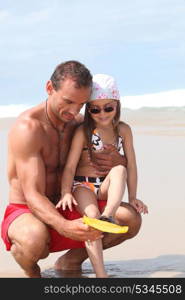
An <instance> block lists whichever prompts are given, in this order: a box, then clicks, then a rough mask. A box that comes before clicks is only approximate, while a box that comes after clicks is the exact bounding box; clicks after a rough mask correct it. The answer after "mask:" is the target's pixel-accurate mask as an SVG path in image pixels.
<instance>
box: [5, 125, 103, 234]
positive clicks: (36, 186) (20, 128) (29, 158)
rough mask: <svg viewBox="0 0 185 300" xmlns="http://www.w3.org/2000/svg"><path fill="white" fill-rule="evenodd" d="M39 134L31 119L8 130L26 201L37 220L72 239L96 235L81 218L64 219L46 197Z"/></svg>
mask: <svg viewBox="0 0 185 300" xmlns="http://www.w3.org/2000/svg"><path fill="white" fill-rule="evenodd" d="M43 134H44V132H43V130H42V127H41V125H40V124H39V122H38V121H35V120H25V121H20V122H19V124H18V125H17V126H16V127H15V128H14V129H13V131H12V132H11V134H10V147H11V151H12V152H13V153H14V158H15V163H16V170H17V176H18V178H19V181H20V184H21V187H22V190H23V193H24V196H25V198H26V203H27V205H28V206H29V208H30V210H31V211H32V213H33V214H34V215H35V216H36V217H37V218H38V219H39V220H41V221H42V222H43V223H45V224H47V225H49V226H51V227H52V228H54V229H55V230H57V231H58V232H59V233H60V234H62V235H64V236H66V237H69V238H72V239H74V240H87V239H89V240H94V239H95V238H97V237H100V235H101V234H100V233H99V234H97V232H95V231H94V232H93V231H92V230H90V229H89V227H88V226H87V225H85V224H83V223H82V221H81V220H74V221H68V220H66V219H64V218H63V217H62V216H61V215H60V214H59V212H58V211H57V209H56V208H55V206H54V204H53V203H52V202H51V201H50V200H49V199H48V198H47V197H46V195H45V189H46V172H45V165H44V161H43V158H42V154H41V153H42V143H41V141H42V140H43Z"/></svg>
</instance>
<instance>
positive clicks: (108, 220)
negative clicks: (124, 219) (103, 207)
mask: <svg viewBox="0 0 185 300" xmlns="http://www.w3.org/2000/svg"><path fill="white" fill-rule="evenodd" d="M99 220H101V221H106V222H109V223H113V224H115V221H114V218H113V217H112V216H110V217H106V216H104V215H102V216H101V217H100V218H99Z"/></svg>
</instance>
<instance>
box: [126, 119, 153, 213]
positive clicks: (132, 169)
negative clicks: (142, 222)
mask: <svg viewBox="0 0 185 300" xmlns="http://www.w3.org/2000/svg"><path fill="white" fill-rule="evenodd" d="M120 134H121V136H122V137H123V141H124V151H125V155H126V158H127V187H128V200H129V203H130V204H131V205H132V206H133V207H134V208H135V209H136V210H137V212H139V213H144V214H145V213H148V208H147V206H146V205H145V204H144V203H143V202H142V201H141V200H139V199H137V196H136V195H137V164H136V156H135V150H134V145H133V136H132V130H131V128H130V126H129V125H127V124H126V123H121V124H120Z"/></svg>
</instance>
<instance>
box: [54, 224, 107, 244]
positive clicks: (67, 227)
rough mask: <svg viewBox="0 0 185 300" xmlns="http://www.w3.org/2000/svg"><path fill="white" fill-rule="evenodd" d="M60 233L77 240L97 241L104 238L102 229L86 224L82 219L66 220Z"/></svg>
mask: <svg viewBox="0 0 185 300" xmlns="http://www.w3.org/2000/svg"><path fill="white" fill-rule="evenodd" d="M60 234H61V235H64V236H65V237H68V238H70V239H72V240H77V241H95V240H97V239H100V238H103V235H102V232H101V231H99V230H96V229H94V228H92V227H90V226H88V225H86V224H84V223H83V221H82V219H76V220H72V221H69V220H65V221H64V222H63V224H62V230H61V232H60Z"/></svg>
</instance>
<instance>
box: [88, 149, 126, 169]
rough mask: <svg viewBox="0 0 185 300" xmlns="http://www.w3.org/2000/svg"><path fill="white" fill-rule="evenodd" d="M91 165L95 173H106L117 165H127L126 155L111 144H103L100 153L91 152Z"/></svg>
mask: <svg viewBox="0 0 185 300" xmlns="http://www.w3.org/2000/svg"><path fill="white" fill-rule="evenodd" d="M91 163H92V165H93V166H94V167H95V168H96V170H97V175H106V174H107V173H108V172H109V171H110V170H111V169H112V168H113V167H115V166H117V165H123V166H125V167H126V166H127V159H126V156H125V155H124V156H123V155H121V154H119V152H118V151H117V149H116V147H115V146H113V145H105V146H104V150H103V151H102V152H101V153H95V152H93V153H92V162H91Z"/></svg>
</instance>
